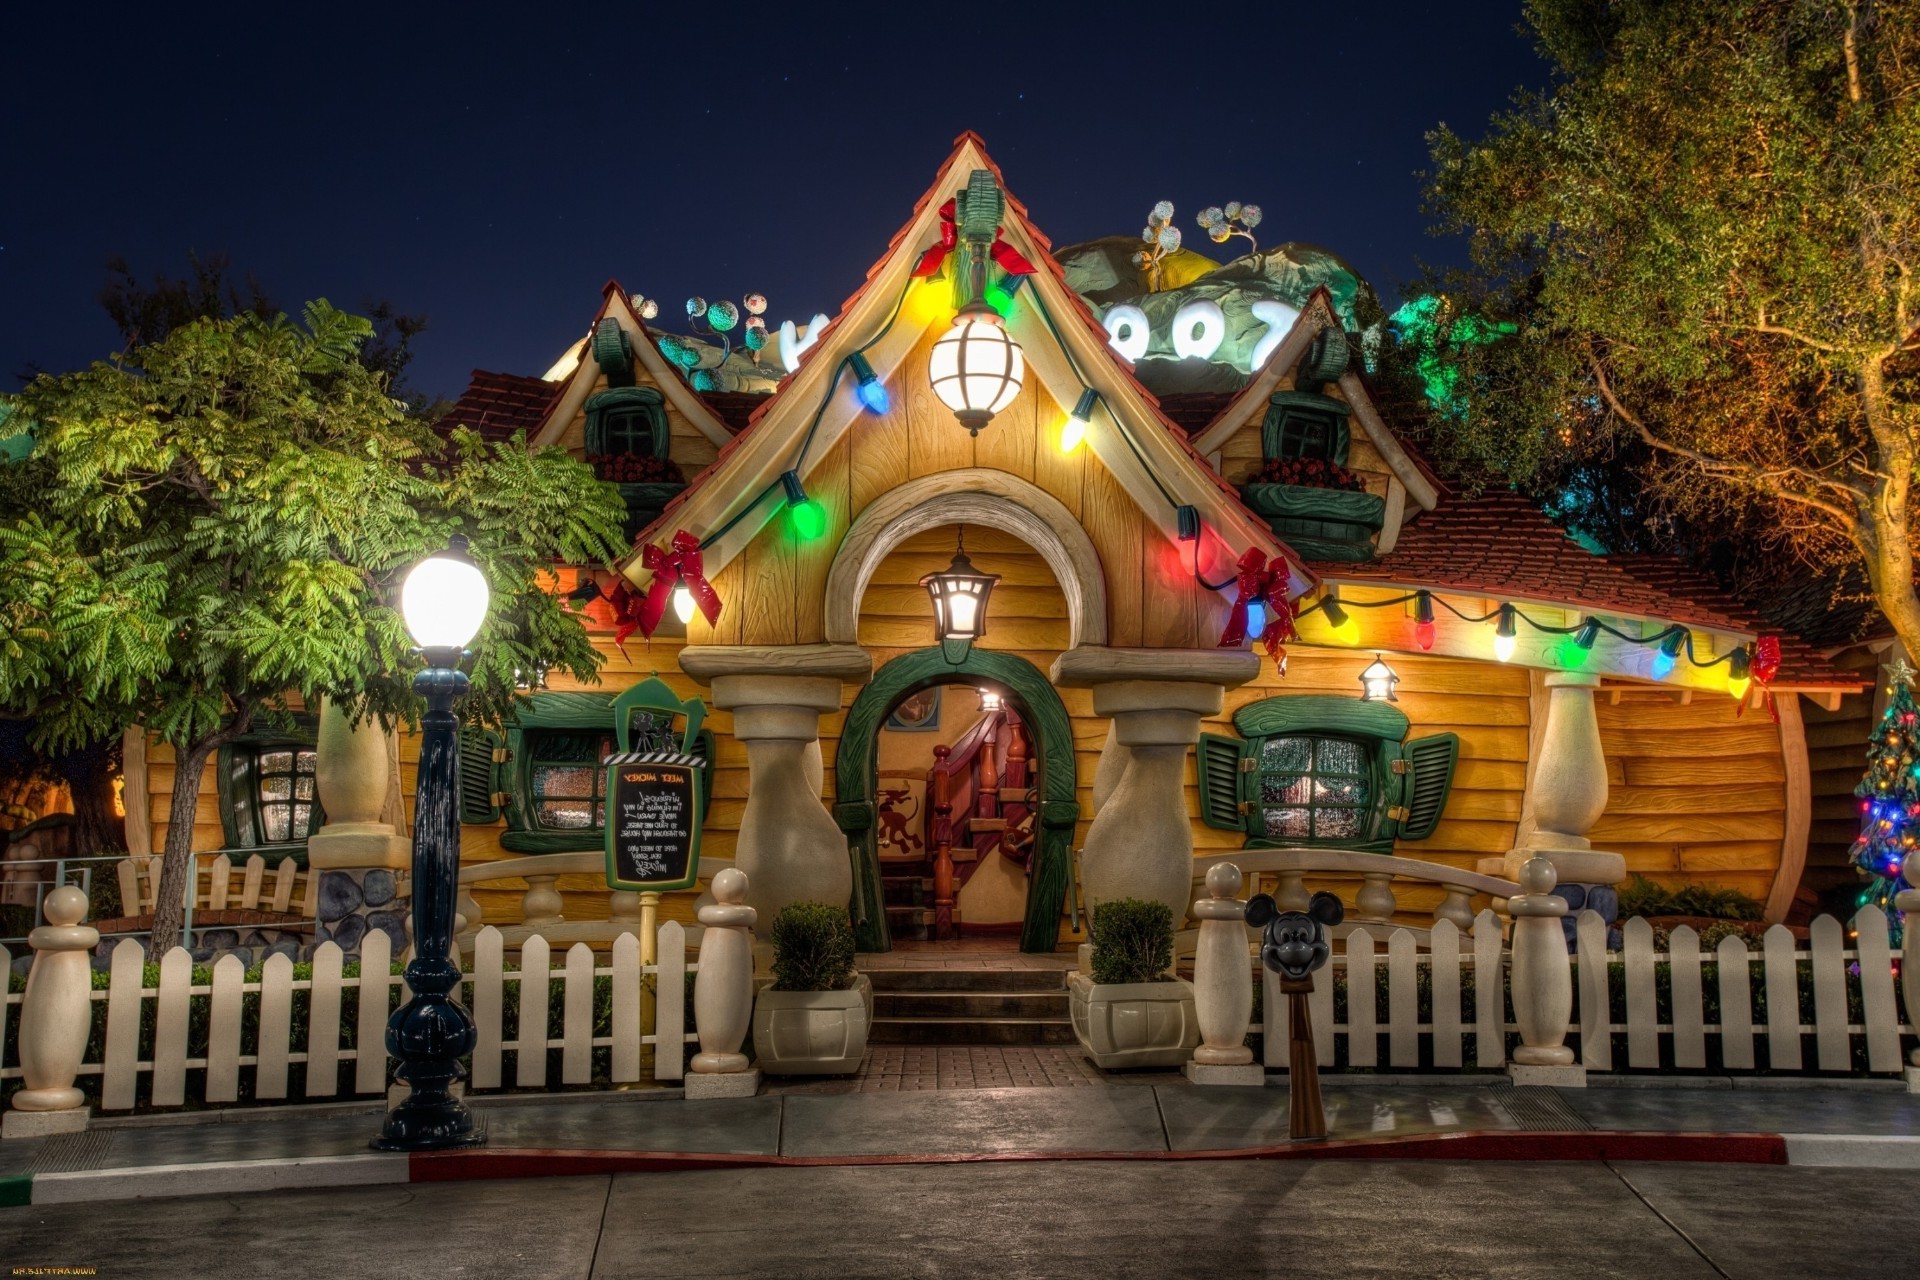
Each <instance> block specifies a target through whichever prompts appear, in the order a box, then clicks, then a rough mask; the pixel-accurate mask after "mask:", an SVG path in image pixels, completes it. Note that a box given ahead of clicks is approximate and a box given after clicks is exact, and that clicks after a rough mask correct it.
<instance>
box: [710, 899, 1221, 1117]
mask: <svg viewBox="0 0 1920 1280" xmlns="http://www.w3.org/2000/svg"><path fill="white" fill-rule="evenodd" d="M746 903H747V873H746V872H744V871H742V870H740V869H739V868H738V867H728V868H727V869H726V870H724V871H722V872H720V873H719V874H718V875H716V876H714V878H713V902H712V903H711V904H709V905H707V906H704V907H701V908H700V909H699V911H698V912H697V913H696V914H697V915H698V916H699V919H700V923H701V924H703V925H705V926H706V931H705V932H704V933H702V934H701V935H700V956H699V959H698V961H697V962H696V963H697V964H698V966H699V968H698V970H697V971H696V972H695V973H694V975H693V1023H694V1029H695V1030H696V1031H697V1032H699V1035H700V1052H699V1053H696V1054H694V1055H693V1063H692V1070H691V1071H689V1072H688V1074H687V1077H686V1086H687V1097H689V1098H695V1099H698V1098H750V1097H752V1096H753V1095H754V1094H755V1093H757V1092H759V1089H760V1069H759V1068H758V1067H752V1068H749V1067H748V1065H747V1055H746V1054H744V1053H741V1052H740V1043H741V1041H743V1040H745V1039H746V1037H747V1028H748V1027H749V1026H750V1025H751V1024H752V1021H753V926H754V924H755V922H756V921H757V920H758V919H759V915H760V913H759V912H757V911H755V910H754V909H753V908H752V907H750V906H748V905H746ZM1248 999H1249V1000H1251V999H1252V996H1251V995H1249V996H1248Z"/></svg>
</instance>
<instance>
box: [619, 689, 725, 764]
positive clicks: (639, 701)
mask: <svg viewBox="0 0 1920 1280" xmlns="http://www.w3.org/2000/svg"><path fill="white" fill-rule="evenodd" d="M636 711H658V712H660V713H661V714H662V715H676V716H685V717H686V718H687V727H686V729H685V730H684V731H683V732H682V733H681V735H680V749H681V750H682V751H692V750H693V748H694V745H695V743H696V742H697V741H698V739H699V737H700V726H701V725H703V724H705V723H706V721H707V704H706V703H704V702H702V701H701V700H700V699H699V698H686V699H682V698H681V697H680V695H679V694H677V693H675V692H674V691H673V687H672V686H671V685H669V684H668V683H667V682H666V681H665V680H662V679H661V678H660V677H659V676H650V677H648V678H647V679H645V680H642V681H641V682H640V683H639V684H636V685H634V686H633V687H632V688H630V689H628V690H627V691H626V692H625V693H622V694H621V695H620V696H619V697H617V698H615V699H614V700H613V708H612V713H613V731H614V732H615V733H616V734H618V735H619V740H620V749H621V750H622V751H631V750H633V748H632V746H630V745H629V744H630V743H631V742H632V740H633V713H634V712H636Z"/></svg>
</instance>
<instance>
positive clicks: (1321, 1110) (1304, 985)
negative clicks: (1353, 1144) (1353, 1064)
mask: <svg viewBox="0 0 1920 1280" xmlns="http://www.w3.org/2000/svg"><path fill="white" fill-rule="evenodd" d="M1280 991H1281V993H1282V994H1283V995H1285V996H1286V997H1287V1136H1288V1137H1289V1138H1294V1139H1301V1138H1307V1139H1318V1138H1324V1137H1326V1136H1327V1109H1326V1106H1325V1105H1324V1104H1323V1103H1322V1102H1321V1100H1320V1061H1319V1058H1318V1056H1317V1055H1316V1054H1315V1053H1314V1049H1313V1015H1312V1014H1311V1013H1310V1012H1309V1011H1308V1007H1307V998H1308V997H1309V996H1311V995H1312V994H1313V975H1312V974H1308V975H1307V976H1306V977H1304V978H1282V979H1280ZM1268 1017H1269V1018H1271V1017H1272V1015H1271V1014H1269V1015H1268ZM1268 1034H1272V1033H1271V1032H1269V1033H1268Z"/></svg>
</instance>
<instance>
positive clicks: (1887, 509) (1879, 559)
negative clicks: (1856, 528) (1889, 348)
mask: <svg viewBox="0 0 1920 1280" xmlns="http://www.w3.org/2000/svg"><path fill="white" fill-rule="evenodd" d="M1860 391H1861V401H1862V404H1863V407H1864V408H1865V410H1866V418H1867V431H1868V433H1869V435H1870V436H1871V437H1872V439H1873V443H1874V452H1875V455H1876V456H1875V459H1874V461H1875V463H1876V464H1877V467H1878V470H1879V472H1880V474H1881V479H1880V482H1879V483H1878V484H1877V485H1875V486H1874V490H1873V493H1872V495H1871V496H1870V497H1869V498H1868V500H1867V502H1866V504H1865V505H1866V507H1867V509H1866V511H1865V512H1864V513H1863V517H1864V518H1863V520H1862V524H1863V525H1864V526H1865V528H1864V529H1863V530H1862V532H1863V533H1864V534H1865V537H1864V538H1861V539H1859V541H1860V542H1861V544H1862V545H1861V547H1860V550H1861V552H1862V553H1863V554H1864V555H1865V557H1866V561H1867V581H1868V582H1869V584H1871V586H1872V587H1873V601H1874V603H1875V604H1876V605H1878V606H1879V607H1880V612H1881V613H1882V614H1883V615H1885V617H1886V619H1887V621H1888V623H1890V624H1891V625H1892V627H1893V633H1894V634H1895V635H1896V636H1898V637H1899V638H1900V643H1901V644H1902V645H1904V646H1905V647H1906V650H1907V653H1908V654H1909V655H1912V656H1915V657H1920V596H1916V594H1915V592H1914V583H1913V535H1912V531H1911V530H1910V529H1909V527H1908V518H1909V514H1910V511H1911V507H1912V499H1913V462H1914V459H1913V441H1912V439H1911V437H1909V436H1908V435H1907V433H1906V432H1905V431H1904V430H1902V429H1901V427H1900V424H1899V423H1897V422H1895V421H1894V420H1893V417H1892V412H1891V410H1892V406H1891V404H1890V403H1889V396H1888V393H1887V386H1886V378H1885V371H1884V370H1883V368H1882V367H1881V358H1880V357H1879V356H1877V355H1876V356H1870V357H1869V358H1868V359H1867V360H1866V361H1865V362H1864V363H1863V364H1862V367H1861V370H1860Z"/></svg>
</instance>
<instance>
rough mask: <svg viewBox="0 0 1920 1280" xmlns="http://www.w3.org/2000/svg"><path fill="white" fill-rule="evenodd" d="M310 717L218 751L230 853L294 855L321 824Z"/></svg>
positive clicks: (223, 821)
mask: <svg viewBox="0 0 1920 1280" xmlns="http://www.w3.org/2000/svg"><path fill="white" fill-rule="evenodd" d="M316 723H317V722H316V721H315V720H314V718H313V717H311V716H305V715H296V716H294V717H293V724H292V726H291V728H290V730H283V731H280V732H268V733H259V734H248V735H246V736H245V737H242V738H239V739H236V740H235V741H233V742H230V743H228V744H227V745H226V746H224V747H222V748H221V749H220V752H219V756H218V759H217V764H216V770H217V778H218V784H219V795H220V826H221V834H222V836H223V838H224V839H225V841H226V847H227V848H229V849H259V848H272V847H275V846H290V847H292V848H294V849H295V850H296V851H297V850H298V848H299V847H301V846H304V845H305V844H306V842H307V837H308V836H311V835H312V834H313V833H314V832H316V831H318V830H319V829H320V827H321V824H322V823H324V822H325V821H326V815H325V814H324V813H322V812H321V809H320V792H319V786H318V783H317V780H316V779H315V776H314V774H315V768H316V765H317V763H318V757H317V755H316V753H315V751H314V746H313V738H312V737H311V736H310V734H311V733H312V731H313V729H314V728H315V727H316Z"/></svg>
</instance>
